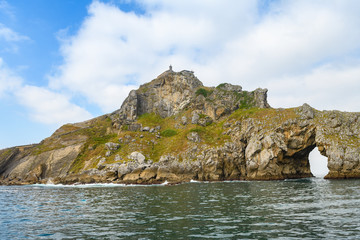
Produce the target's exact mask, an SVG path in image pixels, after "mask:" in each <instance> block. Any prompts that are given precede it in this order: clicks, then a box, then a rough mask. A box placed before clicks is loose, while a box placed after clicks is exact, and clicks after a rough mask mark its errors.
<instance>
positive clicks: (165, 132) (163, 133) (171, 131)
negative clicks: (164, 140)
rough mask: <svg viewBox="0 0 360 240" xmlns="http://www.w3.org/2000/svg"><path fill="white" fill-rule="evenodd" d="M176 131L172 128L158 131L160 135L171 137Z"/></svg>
mask: <svg viewBox="0 0 360 240" xmlns="http://www.w3.org/2000/svg"><path fill="white" fill-rule="evenodd" d="M176 134H177V132H176V131H175V130H173V129H166V130H164V131H162V132H161V133H160V135H161V136H162V137H172V136H175V135H176Z"/></svg>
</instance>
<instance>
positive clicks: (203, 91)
mask: <svg viewBox="0 0 360 240" xmlns="http://www.w3.org/2000/svg"><path fill="white" fill-rule="evenodd" d="M195 94H196V96H199V95H203V96H204V97H207V96H209V95H210V94H211V92H210V91H208V90H206V89H205V88H199V89H198V90H196V92H195Z"/></svg>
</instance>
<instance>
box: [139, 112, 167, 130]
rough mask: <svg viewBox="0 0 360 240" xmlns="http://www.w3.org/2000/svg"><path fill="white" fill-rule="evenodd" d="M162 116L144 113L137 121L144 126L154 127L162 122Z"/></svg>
mask: <svg viewBox="0 0 360 240" xmlns="http://www.w3.org/2000/svg"><path fill="white" fill-rule="evenodd" d="M163 120H164V119H163V118H161V117H160V116H159V115H157V114H155V113H145V114H143V115H141V116H139V118H138V123H141V124H143V125H144V126H145V125H146V126H150V127H155V126H158V125H161V124H162V122H163Z"/></svg>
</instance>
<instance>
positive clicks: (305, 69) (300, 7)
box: [50, 0, 360, 112]
mask: <svg viewBox="0 0 360 240" xmlns="http://www.w3.org/2000/svg"><path fill="white" fill-rule="evenodd" d="M137 4H138V5H140V6H141V7H142V8H143V10H144V14H135V13H134V12H123V11H121V10H120V9H119V8H118V7H117V6H115V5H112V4H106V3H102V2H100V1H94V2H93V3H92V4H91V5H90V6H89V8H88V12H89V16H88V17H87V18H86V19H85V20H84V22H83V23H82V25H81V28H80V30H79V31H78V32H77V34H75V35H73V36H68V37H67V38H65V41H63V43H62V46H61V54H62V55H63V58H64V62H63V64H62V65H61V66H59V67H58V71H57V72H56V73H54V74H52V76H51V78H50V87H51V88H52V89H56V90H64V89H66V90H69V91H71V92H74V93H77V94H80V95H82V96H84V97H85V98H86V99H87V101H88V102H90V103H92V104H95V105H97V106H99V107H100V108H101V109H102V110H103V111H104V112H109V111H113V110H115V109H117V108H119V106H120V105H121V103H122V101H123V99H124V98H125V97H126V96H127V93H128V91H129V90H130V89H132V88H136V87H137V86H138V85H139V84H142V83H144V82H147V81H150V80H151V79H152V78H155V77H156V76H157V75H158V74H160V73H161V72H162V71H164V70H166V68H167V66H168V65H169V64H172V65H173V66H174V68H175V70H182V69H189V70H194V71H195V74H197V75H198V77H199V79H200V80H202V81H203V82H204V84H206V85H217V84H219V83H222V82H231V83H234V84H239V85H242V86H243V87H244V88H245V89H249V90H252V89H255V88H257V87H267V88H269V101H270V104H272V105H273V106H275V107H290V106H297V105H301V104H302V103H303V102H308V103H310V104H311V105H314V106H315V107H319V108H322V109H331V108H339V109H340V110H341V109H343V110H352V111H359V107H358V106H357V105H356V104H354V101H358V102H359V100H360V99H359V98H360V97H359V96H358V94H356V93H354V91H353V89H354V88H356V87H357V88H358V87H359V84H358V82H360V81H357V79H358V77H357V76H359V75H358V72H359V70H358V69H359V68H360V64H359V60H360V59H359V53H360V44H359V43H360V29H359V28H358V27H357V23H358V22H360V15H359V14H358V10H360V3H359V2H358V1H326V3H324V2H323V1H274V2H272V3H270V5H269V6H268V7H267V8H266V9H264V8H263V5H262V2H261V1H236V2H234V1H221V2H219V1H196V2H194V1H191V2H190V1H164V0H156V1H148V0H139V1H137ZM189 6H191V7H189ZM345 78H346V79H345ZM344 81H346V82H344ZM338 89H342V90H343V91H344V92H346V94H344V95H343V97H342V101H338V100H336V99H334V98H333V95H332V94H334V93H335V92H336V91H337V90H338ZM358 89H359V88H358ZM319 103H320V104H319ZM284 104H285V106H284Z"/></svg>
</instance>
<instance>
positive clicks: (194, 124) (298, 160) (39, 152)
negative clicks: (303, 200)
mask: <svg viewBox="0 0 360 240" xmlns="http://www.w3.org/2000/svg"><path fill="white" fill-rule="evenodd" d="M359 139H360V113H347V112H339V111H317V110H315V109H313V108H311V107H310V106H309V105H307V104H304V105H303V106H301V107H298V108H290V109H273V108H270V106H269V104H268V103H267V89H256V90H255V91H252V92H248V91H244V90H243V89H242V87H241V86H237V85H232V84H228V83H224V84H220V85H219V86H217V87H204V86H203V84H202V83H201V82H200V81H199V79H197V77H196V76H195V75H194V73H193V72H190V71H181V72H174V71H172V69H169V70H168V71H166V72H164V73H163V74H161V75H159V76H158V77H157V78H156V79H154V80H152V81H151V82H149V83H146V84H144V85H142V86H140V88H139V89H137V90H133V91H131V92H130V93H129V96H128V97H127V98H126V100H125V101H124V103H123V104H122V106H121V108H120V109H119V110H117V111H115V112H113V113H111V114H107V115H104V116H100V117H98V118H95V119H92V120H89V121H86V122H82V123H76V124H66V125H64V126H62V127H61V128H59V129H58V130H57V131H55V133H54V134H53V135H52V136H50V137H49V138H46V139H44V140H43V141H42V142H41V143H39V144H35V145H29V146H20V147H13V148H8V149H3V150H0V183H1V184H30V183H46V182H48V181H51V182H54V183H64V184H71V183H94V182H115V183H141V184H151V183H159V182H163V181H165V180H166V181H169V182H182V181H190V180H191V179H194V180H207V181H220V180H275V179H286V178H304V177H311V176H312V174H311V172H310V166H309V160H308V156H309V153H310V152H311V151H312V150H313V149H314V148H316V147H317V148H318V149H319V151H320V152H321V154H322V155H324V156H326V157H327V158H328V168H329V173H328V174H327V176H326V178H359V177H360V164H359V161H360V141H359Z"/></svg>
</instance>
